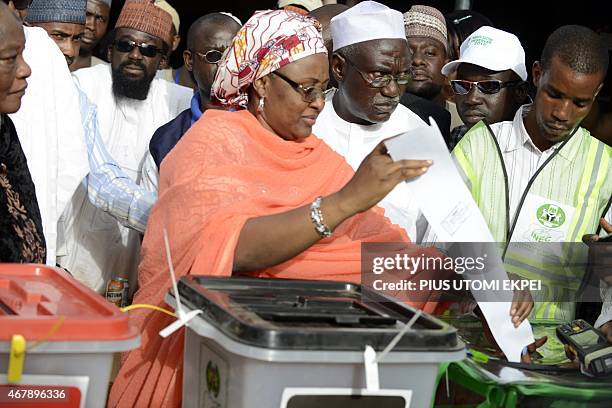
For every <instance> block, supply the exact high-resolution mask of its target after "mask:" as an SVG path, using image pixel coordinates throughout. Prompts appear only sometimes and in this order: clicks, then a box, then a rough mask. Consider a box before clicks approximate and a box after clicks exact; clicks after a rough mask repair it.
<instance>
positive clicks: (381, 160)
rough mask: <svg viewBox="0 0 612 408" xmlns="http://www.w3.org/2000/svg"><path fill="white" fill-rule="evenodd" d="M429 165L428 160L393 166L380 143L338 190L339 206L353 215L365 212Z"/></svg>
mask: <svg viewBox="0 0 612 408" xmlns="http://www.w3.org/2000/svg"><path fill="white" fill-rule="evenodd" d="M432 163H433V162H432V161H431V160H398V161H395V162H394V161H393V159H391V156H389V155H388V154H387V148H386V147H385V144H384V141H383V142H380V143H379V144H378V145H377V146H376V147H375V148H374V150H373V151H372V152H371V153H370V154H369V155H368V156H366V158H365V159H364V160H363V162H362V163H361V165H360V166H359V168H358V169H357V171H356V172H355V175H354V176H353V178H352V179H351V180H350V181H349V182H348V183H347V184H346V185H345V186H344V187H343V188H342V190H340V193H341V194H342V197H343V202H344V204H346V205H347V208H350V209H351V210H352V211H353V212H354V213H358V212H362V211H366V210H367V209H369V208H371V207H373V206H374V205H376V204H377V203H378V202H379V201H380V200H382V199H383V198H385V196H386V195H387V194H389V192H391V190H393V189H394V188H395V186H396V185H398V184H399V183H400V182H402V181H405V180H412V179H414V178H417V177H419V176H421V175H423V174H425V172H426V171H427V170H428V169H429V166H431V165H432Z"/></svg>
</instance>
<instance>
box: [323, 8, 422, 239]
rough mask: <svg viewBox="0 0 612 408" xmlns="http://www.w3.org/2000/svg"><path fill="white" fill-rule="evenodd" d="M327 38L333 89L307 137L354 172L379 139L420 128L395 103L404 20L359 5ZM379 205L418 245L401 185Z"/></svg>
mask: <svg viewBox="0 0 612 408" xmlns="http://www.w3.org/2000/svg"><path fill="white" fill-rule="evenodd" d="M364 27H368V29H367V30H365V29H364ZM331 33H332V40H333V46H334V54H333V57H332V65H331V71H332V73H333V75H334V77H335V78H336V80H337V81H338V89H337V90H336V91H335V92H332V93H331V94H330V95H328V96H327V97H326V104H325V108H324V109H323V111H322V112H321V114H320V115H319V117H318V118H317V122H316V124H315V126H314V127H313V134H314V135H316V136H318V137H320V138H321V139H323V140H324V141H325V142H326V143H327V144H328V145H329V146H330V147H331V148H332V149H334V150H335V151H336V152H338V153H339V154H341V155H342V156H344V157H345V158H346V161H347V162H348V163H349V164H350V165H351V166H352V167H353V168H354V169H357V168H358V167H359V165H360V164H361V162H362V161H363V159H364V158H365V157H366V156H367V155H368V154H369V153H370V152H371V151H372V149H373V148H374V147H375V146H376V145H377V144H378V143H379V142H380V141H381V140H383V139H385V138H388V137H391V136H395V135H397V134H400V133H403V132H406V131H409V130H411V129H414V128H415V127H417V126H418V125H419V123H422V122H421V119H420V118H419V117H418V116H417V115H416V114H414V113H413V112H411V111H410V110H409V109H407V108H406V107H404V106H402V105H400V104H399V100H400V96H401V95H402V94H403V93H404V90H405V88H406V85H407V84H408V83H409V82H410V79H411V76H410V55H409V51H408V46H407V42H406V36H405V34H404V19H403V16H402V13H400V12H398V11H396V10H392V9H390V8H388V7H387V6H384V5H382V4H380V3H377V2H374V1H364V2H361V3H359V4H357V5H355V6H353V7H352V8H350V9H348V10H346V11H344V12H343V13H340V14H338V15H337V16H335V17H334V18H332V19H331ZM423 159H427V158H426V157H424V158H423ZM379 205H380V206H381V207H383V208H384V209H385V215H387V216H388V217H389V218H390V219H391V221H392V222H393V223H395V224H398V225H400V226H401V227H403V228H404V229H405V230H406V231H407V233H408V235H409V236H410V239H411V240H412V241H413V242H418V241H419V236H420V234H421V233H422V232H423V231H419V232H418V233H417V218H418V217H419V209H418V206H416V205H415V204H414V202H413V201H412V200H411V199H410V192H409V191H408V188H407V186H406V184H405V183H401V184H399V185H398V186H397V187H395V189H394V190H393V191H391V193H390V194H389V195H388V196H387V197H386V198H384V199H383V200H382V201H381V202H380V203H379ZM419 230H420V229H419Z"/></svg>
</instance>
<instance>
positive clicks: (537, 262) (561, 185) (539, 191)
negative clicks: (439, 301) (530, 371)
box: [453, 106, 612, 322]
mask: <svg viewBox="0 0 612 408" xmlns="http://www.w3.org/2000/svg"><path fill="white" fill-rule="evenodd" d="M528 109H529V106H523V107H522V108H521V109H519V111H518V112H517V114H516V116H515V118H514V120H513V121H512V122H502V123H497V124H494V125H492V126H491V131H492V132H493V134H494V136H495V137H494V138H493V136H492V135H491V132H490V131H489V129H488V128H487V126H486V125H484V124H483V123H480V124H477V125H476V126H474V127H473V128H472V129H471V130H470V131H469V132H468V133H467V134H466V135H465V137H464V138H463V139H462V140H461V141H460V142H459V144H458V145H457V147H456V148H455V150H454V151H453V155H454V156H455V159H456V161H457V163H458V164H459V168H460V171H461V172H462V173H463V176H464V178H466V179H468V180H469V183H468V186H469V188H470V190H471V192H472V196H473V197H474V200H475V201H476V203H477V204H478V207H479V208H480V210H481V212H482V214H483V216H484V217H485V219H486V221H487V224H488V225H489V228H490V229H491V232H492V233H493V236H494V237H495V239H496V240H497V241H499V242H505V241H509V238H508V236H507V235H508V227H507V225H506V218H507V217H508V216H509V220H510V225H512V224H513V222H514V219H515V218H516V217H517V216H518V215H517V212H518V207H519V205H520V202H519V201H520V199H521V197H522V196H523V193H524V191H525V189H526V188H527V186H528V184H529V181H530V180H531V179H532V178H533V177H534V175H535V174H536V172H538V171H539V173H538V175H537V177H535V180H534V181H533V182H532V183H531V186H530V188H529V192H530V193H531V194H536V195H538V196H540V197H546V198H549V199H551V200H554V201H557V202H559V203H562V204H565V205H569V206H571V207H572V208H574V209H575V212H574V215H573V217H572V219H571V220H569V222H570V224H569V231H568V235H567V236H566V237H565V238H564V240H563V241H564V242H580V241H581V239H582V236H583V235H584V234H588V233H595V231H596V230H597V227H598V225H599V218H600V216H601V215H602V212H603V211H604V208H605V207H606V205H607V203H608V201H609V200H610V196H611V195H612V177H611V175H612V172H611V171H610V169H611V168H612V149H610V148H609V147H607V146H605V145H604V144H603V143H601V142H599V141H597V140H596V139H594V138H593V137H591V136H590V135H589V133H588V131H586V130H584V129H582V128H579V129H578V130H577V131H576V133H575V134H574V135H573V136H572V137H571V139H569V140H568V142H567V143H565V144H564V145H562V144H558V145H555V146H553V147H551V148H550V149H549V150H547V151H545V152H540V151H539V150H538V149H537V148H536V146H535V145H533V143H532V141H531V138H530V137H529V135H528V134H527V131H526V129H525V127H524V124H523V117H524V115H525V114H526V113H527V111H528ZM494 140H495V141H496V142H497V145H496V143H495V142H494ZM497 146H499V150H498V147H497ZM557 150H558V153H557V154H556V156H555V157H554V158H552V159H551V160H550V161H549V162H548V163H547V164H546V166H544V167H543V168H542V165H543V164H544V162H545V161H546V160H547V159H548V158H550V156H551V155H552V154H554V153H555V152H556V151H557ZM502 161H503V165H504V166H502ZM504 167H505V169H506V172H504V170H503V169H504ZM540 168H541V170H540ZM506 177H507V185H508V191H509V197H508V198H506V189H505V187H506V181H505V178H506ZM506 200H507V201H508V202H509V206H506ZM611 216H612V214H611V212H610V211H608V213H607V215H606V218H610V217H611ZM521 239H522V238H521V237H520V236H517V234H516V233H515V234H513V236H512V241H513V242H515V241H521ZM569 249H570V250H571V249H573V247H569ZM560 254H561V255H560V258H559V260H558V261H556V262H555V261H554V258H553V257H551V256H549V255H550V254H548V253H547V258H546V259H544V258H542V256H543V254H541V253H538V254H537V256H533V248H532V247H529V246H526V247H525V248H524V250H523V248H522V247H521V246H520V245H513V246H512V247H510V248H509V249H508V252H507V253H506V258H505V265H506V269H507V271H508V272H510V273H514V274H517V275H519V276H522V277H525V278H528V279H542V282H543V285H544V286H547V287H548V289H550V290H552V291H555V293H556V292H557V291H566V292H567V293H568V294H566V295H563V296H561V295H559V294H557V295H553V294H552V293H550V294H549V295H548V296H545V295H544V294H542V293H539V294H536V295H535V296H534V300H535V301H536V305H535V310H534V312H533V314H532V319H533V320H534V321H540V322H559V321H567V320H568V319H569V320H571V318H572V316H573V313H574V308H575V305H574V304H573V303H567V302H551V301H550V299H572V297H573V295H572V294H571V293H573V292H575V290H576V288H577V286H578V284H579V282H580V279H581V277H582V275H583V274H584V270H579V269H576V268H573V267H571V266H570V265H580V262H579V261H580V259H581V257H584V256H586V252H582V253H581V251H569V252H567V253H565V252H563V253H560ZM566 257H569V258H566ZM568 261H569V262H568ZM582 264H584V263H582ZM602 290H603V292H602V295H603V298H604V299H607V298H609V297H610V295H609V294H607V292H608V291H610V290H611V289H610V288H609V287H605V288H603V289H602ZM539 295H542V296H539ZM604 309H605V311H607V312H606V313H608V314H609V313H610V305H607V306H606V307H605V308H604Z"/></svg>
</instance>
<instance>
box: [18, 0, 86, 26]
mask: <svg viewBox="0 0 612 408" xmlns="http://www.w3.org/2000/svg"><path fill="white" fill-rule="evenodd" d="M86 10H87V0H34V1H32V4H30V7H28V16H27V17H26V21H27V22H28V23H48V22H59V23H74V24H85V12H86Z"/></svg>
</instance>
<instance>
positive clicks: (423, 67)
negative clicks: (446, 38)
mask: <svg viewBox="0 0 612 408" xmlns="http://www.w3.org/2000/svg"><path fill="white" fill-rule="evenodd" d="M408 48H409V49H410V54H411V59H412V74H413V78H412V82H411V83H410V84H409V85H408V87H407V88H406V90H407V91H408V92H410V93H412V94H415V95H418V96H420V97H422V98H425V99H429V100H432V99H434V98H435V97H436V96H438V95H439V94H440V92H442V87H443V86H444V82H445V81H446V78H445V76H444V75H442V73H441V72H440V71H441V70H442V67H443V66H444V64H446V50H445V48H444V45H443V44H442V43H441V42H440V41H437V40H434V39H432V38H427V37H409V38H408Z"/></svg>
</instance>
